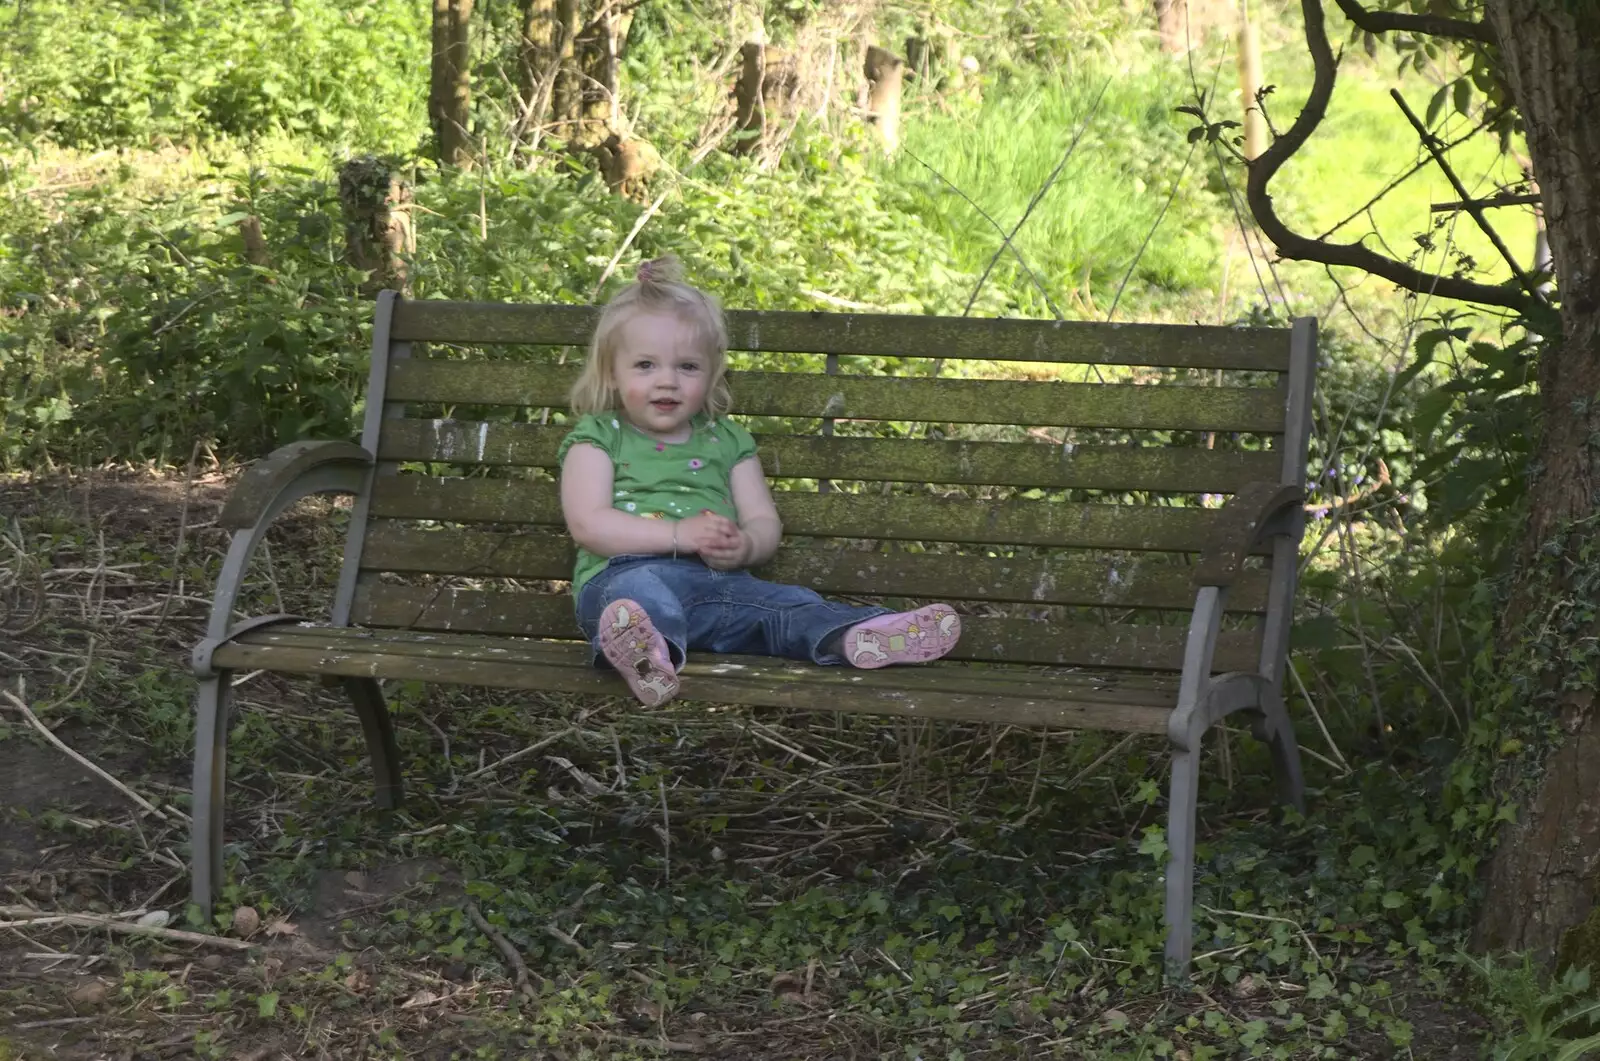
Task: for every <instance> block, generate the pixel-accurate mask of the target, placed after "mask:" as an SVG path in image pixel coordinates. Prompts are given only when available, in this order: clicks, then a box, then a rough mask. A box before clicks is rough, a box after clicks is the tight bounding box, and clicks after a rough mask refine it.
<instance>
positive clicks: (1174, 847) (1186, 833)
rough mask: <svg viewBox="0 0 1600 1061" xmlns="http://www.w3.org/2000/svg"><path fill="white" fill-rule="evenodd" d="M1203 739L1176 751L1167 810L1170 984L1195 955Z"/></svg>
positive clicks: (1177, 980) (1182, 976)
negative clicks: (1196, 834)
mask: <svg viewBox="0 0 1600 1061" xmlns="http://www.w3.org/2000/svg"><path fill="white" fill-rule="evenodd" d="M1199 744H1200V742H1199V739H1198V738H1196V739H1195V740H1194V745H1195V746H1194V747H1193V748H1191V749H1189V750H1188V751H1184V750H1182V749H1177V748H1175V749H1173V754H1172V791H1171V795H1170V796H1169V797H1168V801H1167V802H1168V807H1167V910H1166V922H1167V955H1166V974H1167V982H1168V983H1169V984H1179V983H1182V982H1183V981H1184V980H1185V979H1186V978H1187V977H1188V975H1189V958H1190V957H1191V956H1192V954H1193V952H1194V827H1195V821H1194V818H1195V804H1196V802H1197V801H1198V800H1199V797H1200V747H1199Z"/></svg>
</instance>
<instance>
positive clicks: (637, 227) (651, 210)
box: [589, 188, 672, 302]
mask: <svg viewBox="0 0 1600 1061" xmlns="http://www.w3.org/2000/svg"><path fill="white" fill-rule="evenodd" d="M671 193H672V189H671V188H668V189H666V190H665V191H663V192H662V193H661V194H660V195H658V196H656V198H655V201H654V202H653V203H651V204H650V205H649V207H648V208H646V209H645V212H644V213H642V214H640V215H639V216H638V217H637V218H636V219H635V220H634V222H633V228H631V229H629V230H628V235H627V238H625V239H624V240H623V241H622V245H621V246H619V247H618V248H617V253H615V254H613V255H612V256H611V260H610V261H609V262H607V263H606V267H605V269H604V270H603V271H602V272H601V273H600V279H598V280H596V281H595V282H594V291H592V292H591V293H590V295H589V301H591V302H593V301H595V300H596V299H598V298H599V297H600V289H601V288H603V287H605V286H606V281H607V280H609V279H611V274H612V273H614V272H616V270H617V263H618V262H620V261H622V256H623V255H624V254H627V253H628V248H629V247H631V246H633V241H634V239H635V238H636V237H637V236H638V235H639V233H640V232H641V231H642V230H643V229H644V226H645V225H647V224H649V223H650V219H651V218H652V217H655V216H656V211H657V210H660V209H661V204H662V203H664V202H666V201H667V196H668V195H670V194H671Z"/></svg>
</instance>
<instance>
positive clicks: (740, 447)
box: [716, 419, 756, 468]
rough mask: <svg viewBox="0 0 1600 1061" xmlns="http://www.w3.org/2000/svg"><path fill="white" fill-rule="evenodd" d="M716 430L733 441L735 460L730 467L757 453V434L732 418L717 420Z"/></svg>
mask: <svg viewBox="0 0 1600 1061" xmlns="http://www.w3.org/2000/svg"><path fill="white" fill-rule="evenodd" d="M716 431H717V433H718V434H720V435H722V437H723V438H725V439H727V440H728V441H730V442H732V443H733V460H732V461H730V462H729V464H728V467H730V468H732V467H733V466H734V465H736V464H738V463H740V462H741V461H743V460H745V459H746V458H748V457H754V456H755V455H756V439H755V436H754V435H752V434H751V433H750V432H748V431H746V430H745V429H744V427H743V426H741V425H739V424H736V423H734V422H733V421H732V420H726V419H723V420H718V421H717V426H716Z"/></svg>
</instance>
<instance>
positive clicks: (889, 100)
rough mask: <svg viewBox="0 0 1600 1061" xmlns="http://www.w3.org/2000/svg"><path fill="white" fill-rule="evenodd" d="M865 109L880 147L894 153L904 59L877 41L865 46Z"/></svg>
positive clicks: (898, 141)
mask: <svg viewBox="0 0 1600 1061" xmlns="http://www.w3.org/2000/svg"><path fill="white" fill-rule="evenodd" d="M865 65H866V71H865V72H866V75H867V113H868V115H869V116H870V118H869V120H870V121H871V122H872V125H873V128H874V129H876V130H877V132H878V139H879V140H880V141H881V142H882V144H883V150H884V151H885V152H886V153H888V154H893V153H894V150H895V148H897V147H899V146H900V92H901V90H902V88H903V87H904V82H905V71H906V64H905V61H904V60H903V59H901V58H900V57H899V56H897V55H895V54H893V53H892V52H888V51H885V50H884V49H882V48H879V47H878V46H877V45H872V46H870V47H868V48H867V60H866V64H865Z"/></svg>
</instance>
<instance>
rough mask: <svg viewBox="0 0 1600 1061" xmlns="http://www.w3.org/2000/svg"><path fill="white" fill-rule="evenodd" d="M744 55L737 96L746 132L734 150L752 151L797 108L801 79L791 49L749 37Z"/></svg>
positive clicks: (740, 123)
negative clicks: (787, 50) (796, 100)
mask: <svg viewBox="0 0 1600 1061" xmlns="http://www.w3.org/2000/svg"><path fill="white" fill-rule="evenodd" d="M742 55H743V57H744V65H743V67H742V69H741V71H740V74H739V85H738V88H737V89H735V99H736V100H737V102H738V105H739V111H738V117H737V120H736V121H737V128H738V130H739V131H740V132H741V133H744V134H745V135H744V136H742V137H741V138H740V139H739V140H738V141H737V142H736V143H735V144H734V151H735V152H737V153H738V154H741V155H749V154H754V153H755V152H757V151H758V150H760V149H761V148H762V147H763V146H764V145H765V144H766V142H767V141H768V139H769V138H770V137H771V134H772V132H773V130H774V128H775V127H776V126H777V124H778V123H779V122H780V121H782V120H783V119H784V118H786V117H788V116H789V115H790V114H792V113H793V112H794V104H795V99H796V96H797V94H798V92H799V88H800V81H799V75H798V73H797V72H796V69H795V61H794V57H793V56H791V55H789V54H788V53H787V52H784V51H782V50H780V49H778V48H773V47H769V46H768V45H765V44H762V43H761V42H759V41H746V42H745V44H744V47H743V49H742Z"/></svg>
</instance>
